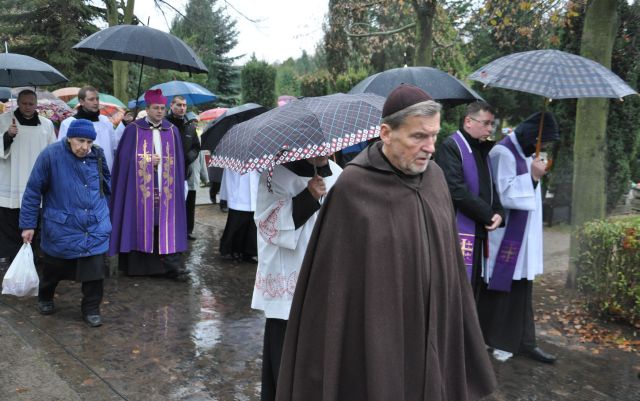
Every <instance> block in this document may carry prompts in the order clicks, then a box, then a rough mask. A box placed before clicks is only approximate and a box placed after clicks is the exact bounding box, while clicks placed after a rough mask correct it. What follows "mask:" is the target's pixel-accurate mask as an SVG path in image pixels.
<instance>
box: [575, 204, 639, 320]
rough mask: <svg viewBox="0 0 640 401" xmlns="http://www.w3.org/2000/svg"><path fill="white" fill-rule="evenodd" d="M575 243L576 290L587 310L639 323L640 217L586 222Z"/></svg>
mask: <svg viewBox="0 0 640 401" xmlns="http://www.w3.org/2000/svg"><path fill="white" fill-rule="evenodd" d="M578 242H579V255H578V259H577V266H578V289H579V290H580V291H582V292H584V293H585V294H586V295H587V296H588V299H589V303H590V306H591V307H593V308H596V309H597V310H598V311H599V312H602V313H606V314H609V315H613V316H615V317H619V318H622V319H625V320H628V321H629V322H631V323H633V322H637V321H640V216H631V217H629V216H626V217H620V218H615V219H607V220H596V221H592V222H589V223H587V224H585V225H584V226H583V227H582V228H581V229H580V231H579V232H578Z"/></svg>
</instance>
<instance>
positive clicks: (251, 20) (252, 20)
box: [223, 0, 260, 24]
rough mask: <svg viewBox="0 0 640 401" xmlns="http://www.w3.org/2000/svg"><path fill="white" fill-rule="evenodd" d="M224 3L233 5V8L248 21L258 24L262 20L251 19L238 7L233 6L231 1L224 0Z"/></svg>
mask: <svg viewBox="0 0 640 401" xmlns="http://www.w3.org/2000/svg"><path fill="white" fill-rule="evenodd" d="M223 2H224V4H226V5H227V6H229V7H231V8H232V9H233V11H235V12H237V13H238V14H239V15H240V16H241V17H242V18H244V19H246V20H247V21H249V22H251V23H254V24H257V23H258V22H260V20H254V19H251V18H249V17H247V16H246V15H244V14H243V13H242V12H241V11H240V10H238V9H237V8H235V7H234V6H233V4H231V3H229V2H228V1H227V0H223Z"/></svg>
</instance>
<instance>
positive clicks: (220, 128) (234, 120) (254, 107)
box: [201, 103, 268, 153]
mask: <svg viewBox="0 0 640 401" xmlns="http://www.w3.org/2000/svg"><path fill="white" fill-rule="evenodd" d="M267 110H268V109H267V108H266V107H264V106H261V105H259V104H256V103H246V104H243V105H242V106H238V107H232V108H230V109H228V110H227V111H225V112H224V113H223V114H222V115H221V116H219V117H218V118H216V119H215V120H214V121H213V122H211V123H210V124H209V125H208V126H207V128H205V130H204V132H203V133H202V137H201V142H202V148H203V149H209V150H210V151H211V152H212V153H213V151H214V149H215V148H216V146H218V143H220V140H221V139H222V137H223V136H224V134H226V133H227V131H229V129H231V127H233V126H234V125H236V124H240V123H242V122H244V121H247V120H250V119H252V118H253V117H255V116H258V115H260V114H262V113H264V112H265V111H267Z"/></svg>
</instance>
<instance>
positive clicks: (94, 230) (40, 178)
mask: <svg viewBox="0 0 640 401" xmlns="http://www.w3.org/2000/svg"><path fill="white" fill-rule="evenodd" d="M99 162H100V164H101V168H100V169H99V168H98V164H99ZM100 170H101V171H100ZM100 175H102V178H101V177H100ZM100 184H102V189H101V188H100ZM110 195H111V174H110V172H109V168H108V167H107V162H106V160H105V157H104V151H103V150H102V149H101V148H100V147H98V146H96V145H93V147H92V149H91V152H90V153H89V154H88V155H87V156H86V157H84V158H79V157H77V156H76V155H74V154H73V152H72V151H71V148H70V146H69V142H68V141H66V140H64V141H58V142H55V143H53V144H51V145H49V146H48V147H47V148H45V149H44V150H43V151H42V153H40V155H39V156H38V159H37V160H36V163H35V165H34V167H33V170H32V171H31V175H30V176H29V181H28V182H27V188H26V190H25V192H24V195H23V197H22V207H21V208H20V228H22V229H23V230H25V229H33V228H35V227H36V225H37V222H38V213H39V209H40V204H41V202H42V235H41V242H40V246H41V248H42V250H43V251H44V252H45V253H46V254H48V255H51V256H54V257H58V258H62V259H75V258H79V257H85V256H91V255H99V254H102V253H105V252H107V249H108V248H109V235H110V234H111V222H110V220H109V207H108V204H109V196H110Z"/></svg>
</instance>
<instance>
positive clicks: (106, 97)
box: [67, 93, 127, 109]
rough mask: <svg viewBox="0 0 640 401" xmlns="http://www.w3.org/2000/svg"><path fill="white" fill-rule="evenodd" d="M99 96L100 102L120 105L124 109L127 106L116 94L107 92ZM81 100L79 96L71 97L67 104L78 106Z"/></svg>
mask: <svg viewBox="0 0 640 401" xmlns="http://www.w3.org/2000/svg"><path fill="white" fill-rule="evenodd" d="M98 97H99V98H100V104H102V103H108V104H111V105H115V106H118V107H120V108H122V109H124V108H125V107H127V106H126V105H125V104H124V103H122V102H121V101H120V99H118V98H117V97H115V96H112V95H109V94H107V93H98ZM79 102H80V100H79V99H78V97H77V96H76V97H74V98H73V99H71V100H70V101H68V102H67V104H68V105H69V106H71V107H76V106H77V105H78V103H79Z"/></svg>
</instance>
